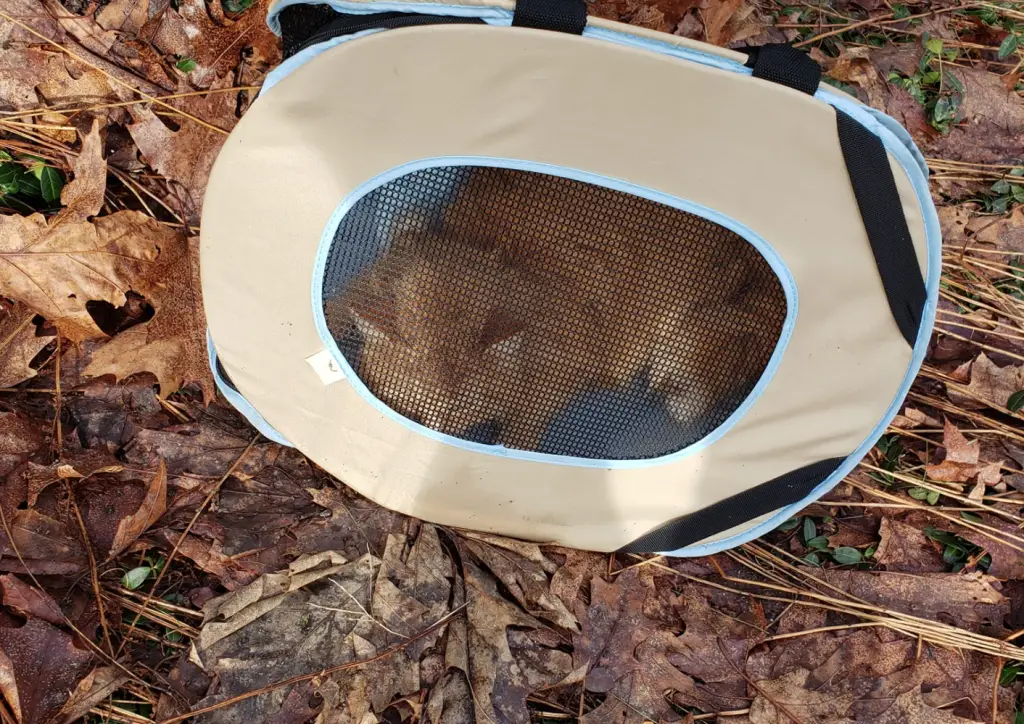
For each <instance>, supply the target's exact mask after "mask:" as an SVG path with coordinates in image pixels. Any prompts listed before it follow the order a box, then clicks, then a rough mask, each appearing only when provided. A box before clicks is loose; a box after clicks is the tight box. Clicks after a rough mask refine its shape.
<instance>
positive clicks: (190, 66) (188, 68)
mask: <svg viewBox="0 0 1024 724" xmlns="http://www.w3.org/2000/svg"><path fill="white" fill-rule="evenodd" d="M174 67H175V68H177V69H178V70H180V71H181V72H182V73H191V72H192V71H193V70H195V69H196V62H195V61H194V60H192V59H191V58H182V59H180V60H179V61H178V62H177V63H175V64H174Z"/></svg>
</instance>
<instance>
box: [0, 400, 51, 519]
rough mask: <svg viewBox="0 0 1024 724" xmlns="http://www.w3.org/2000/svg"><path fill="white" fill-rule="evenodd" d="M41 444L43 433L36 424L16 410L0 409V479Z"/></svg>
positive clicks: (26, 458)
mask: <svg viewBox="0 0 1024 724" xmlns="http://www.w3.org/2000/svg"><path fill="white" fill-rule="evenodd" d="M42 446H43V435H42V431H41V430H40V429H39V427H38V426H37V425H34V424H33V422H32V421H31V420H29V419H28V418H27V417H25V416H24V415H20V414H18V413H17V412H3V411H0V479H3V478H4V477H5V476H6V475H7V473H9V472H11V471H12V470H14V469H15V468H16V467H17V466H18V465H20V464H21V463H23V462H24V461H26V460H28V458H29V456H30V455H32V453H34V452H36V451H37V450H39V448H41V447H42ZM18 502H20V501H16V502H15V503H14V504H13V505H17V504H18ZM12 507H13V506H12Z"/></svg>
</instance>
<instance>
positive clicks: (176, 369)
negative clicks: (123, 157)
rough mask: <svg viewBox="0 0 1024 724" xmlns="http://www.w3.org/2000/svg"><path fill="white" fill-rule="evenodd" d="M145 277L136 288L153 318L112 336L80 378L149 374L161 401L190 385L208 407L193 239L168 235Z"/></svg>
mask: <svg viewBox="0 0 1024 724" xmlns="http://www.w3.org/2000/svg"><path fill="white" fill-rule="evenodd" d="M122 213H124V212H122ZM149 272H150V273H149V274H147V276H146V278H145V280H143V281H142V282H141V283H140V284H139V288H140V291H143V293H144V294H145V295H146V298H147V299H149V301H150V303H152V305H153V307H154V308H155V310H156V312H155V313H154V315H153V318H152V319H150V320H149V321H148V322H145V323H144V324H139V325H136V326H135V327H132V328H131V329H128V330H126V331H124V332H122V333H120V334H118V335H117V336H116V337H114V338H113V339H112V340H111V341H109V342H107V344H105V345H104V346H103V347H101V348H100V349H98V350H97V351H96V352H95V353H93V356H92V362H90V363H89V366H88V367H86V369H85V374H87V375H93V376H98V375H105V374H112V375H114V376H115V377H116V378H117V379H122V378H124V377H128V376H129V375H133V374H136V373H138V372H152V373H153V374H154V375H156V378H157V381H158V382H159V383H160V396H161V397H167V396H168V395H170V394H171V393H173V392H175V391H177V390H178V389H179V388H180V387H181V386H182V385H183V384H187V383H190V382H194V383H196V384H198V385H199V387H200V389H201V390H202V392H203V399H204V401H206V402H207V403H208V402H210V401H211V400H212V399H213V397H214V395H215V391H214V382H213V376H212V374H211V372H210V366H209V363H208V361H207V356H206V341H205V340H206V315H205V313H204V312H203V294H202V291H201V289H200V285H199V244H198V239H190V238H185V237H184V236H181V235H178V234H172V235H169V238H167V239H166V240H165V241H164V242H163V243H162V244H161V246H160V258H159V260H158V261H157V263H156V264H154V265H152V266H151V267H150V269H149Z"/></svg>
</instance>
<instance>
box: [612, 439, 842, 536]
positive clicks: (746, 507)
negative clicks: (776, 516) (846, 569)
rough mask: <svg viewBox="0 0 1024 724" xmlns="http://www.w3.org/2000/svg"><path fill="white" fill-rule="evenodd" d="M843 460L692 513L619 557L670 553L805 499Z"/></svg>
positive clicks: (809, 468)
mask: <svg viewBox="0 0 1024 724" xmlns="http://www.w3.org/2000/svg"><path fill="white" fill-rule="evenodd" d="M843 460H845V458H830V459H828V460H822V461H820V462H817V463H812V464H811V465H807V466H805V467H802V468H800V469H798V470H793V471H792V472H789V473H786V474H785V475H782V476H779V477H777V478H775V479H774V480H769V481H768V482H767V483H762V484H761V485H758V486H757V487H756V488H751V489H750V490H744V491H743V492H742V493H738V494H736V495H734V496H732V497H731V498H726V499H725V500H722V501H719V502H717V503H715V504H714V505H710V506H708V507H707V508H704V509H703V510H698V511H697V512H696V513H690V514H689V515H684V516H683V517H682V518H676V519H675V520H672V521H669V522H668V523H665V524H664V525H662V526H661V527H660V528H655V529H654V530H652V531H651V532H650V533H647V534H645V535H642V536H640V537H639V538H637V539H636V540H635V541H633V542H632V543H629V544H628V545H624V546H622V548H620V549H619V552H620V553H660V552H663V551H674V550H678V549H680V548H683V547H685V546H688V545H691V544H693V543H697V542H698V541H702V540H704V539H705V538H709V537H711V536H713V535H715V534H716V533H721V532H722V531H723V530H728V529H729V528H732V527H733V526H735V525H739V524H740V523H745V522H747V521H748V520H752V519H754V518H756V517H758V516H759V515H764V514H765V513H770V512H772V511H773V510H776V509H778V508H781V507H783V506H785V505H790V504H792V503H796V502H797V501H799V500H802V499H804V498H806V497H807V496H808V495H809V494H810V492H811V491H812V490H814V488H816V487H817V486H818V485H819V484H820V483H821V482H822V481H823V480H824V479H825V478H827V477H828V476H829V475H831V474H832V473H834V472H835V471H836V469H837V468H838V467H839V465H840V464H841V463H842V462H843Z"/></svg>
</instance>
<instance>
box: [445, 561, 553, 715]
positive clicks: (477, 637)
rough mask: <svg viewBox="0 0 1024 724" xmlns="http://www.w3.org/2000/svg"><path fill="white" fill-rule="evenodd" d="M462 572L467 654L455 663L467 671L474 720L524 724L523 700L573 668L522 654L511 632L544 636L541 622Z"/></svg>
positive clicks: (475, 573)
mask: <svg viewBox="0 0 1024 724" xmlns="http://www.w3.org/2000/svg"><path fill="white" fill-rule="evenodd" d="M463 570H464V573H465V583H466V602H467V607H466V627H465V630H466V635H465V641H466V645H465V649H466V651H465V655H464V656H460V657H458V658H460V659H461V660H462V661H461V662H460V665H459V668H463V670H466V669H467V668H468V671H467V672H466V673H467V675H468V677H469V681H470V684H471V689H472V691H473V693H474V704H475V709H476V720H477V721H478V722H509V723H510V724H528V722H529V721H530V716H529V711H528V709H527V706H526V698H527V697H528V696H529V695H530V694H532V693H533V692H534V691H536V690H537V689H540V688H543V687H545V686H551V685H553V684H556V683H557V682H558V681H560V680H561V679H564V678H565V676H566V674H568V673H569V672H570V671H571V670H572V668H573V666H572V657H570V656H569V654H566V653H564V652H561V651H557V650H556V649H554V648H548V647H541V646H536V645H534V646H529V647H528V648H527V651H526V653H527V654H528V656H524V655H522V654H523V644H524V643H525V642H524V641H523V640H522V638H521V637H514V636H513V634H514V632H513V631H510V630H509V629H510V628H511V627H516V628H519V629H525V630H527V631H543V630H544V628H543V625H542V624H541V622H540V621H538V620H537V619H535V618H534V617H532V616H530V615H528V614H526V613H524V612H523V611H522V610H520V609H519V608H518V607H517V606H513V605H512V604H510V603H509V602H508V601H506V600H505V599H504V598H502V597H501V595H500V594H498V592H497V586H496V584H495V582H494V581H493V579H491V578H490V576H489V575H488V574H487V573H485V572H483V571H480V570H476V569H474V568H473V566H472V564H469V563H467V564H465V565H464V567H463ZM513 644H514V645H513ZM451 646H452V644H451V643H449V647H451ZM517 654H518V655H517ZM450 665H451V664H450Z"/></svg>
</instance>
